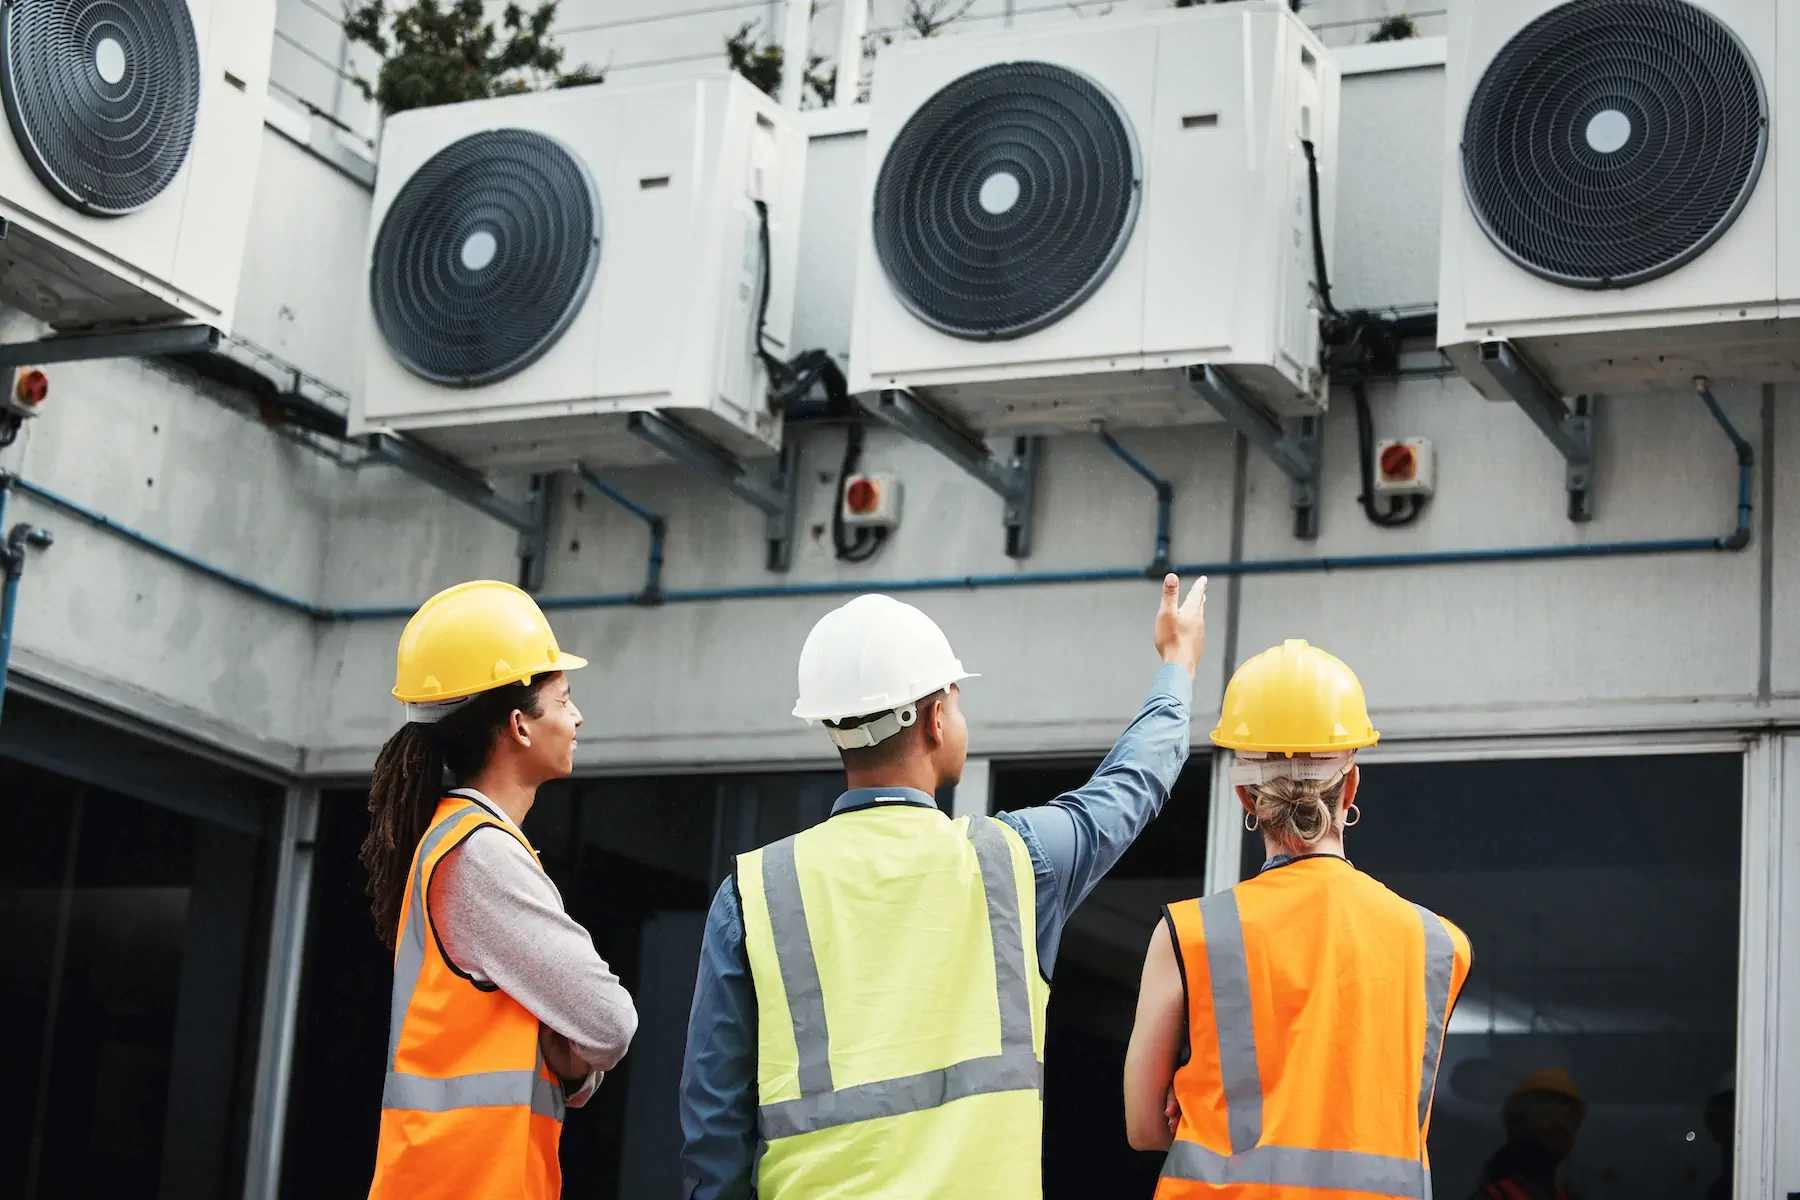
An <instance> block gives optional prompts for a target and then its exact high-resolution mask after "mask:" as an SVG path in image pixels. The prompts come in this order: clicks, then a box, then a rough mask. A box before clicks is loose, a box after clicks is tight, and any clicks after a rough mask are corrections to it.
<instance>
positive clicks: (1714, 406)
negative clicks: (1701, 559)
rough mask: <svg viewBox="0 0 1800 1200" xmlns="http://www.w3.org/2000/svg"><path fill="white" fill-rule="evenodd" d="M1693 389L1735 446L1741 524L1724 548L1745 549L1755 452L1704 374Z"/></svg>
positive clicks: (1733, 446)
mask: <svg viewBox="0 0 1800 1200" xmlns="http://www.w3.org/2000/svg"><path fill="white" fill-rule="evenodd" d="M1694 390H1695V391H1696V392H1698V393H1699V395H1700V399H1701V400H1702V401H1703V402H1704V403H1705V404H1706V410H1707V411H1708V412H1710V413H1712V415H1713V420H1715V421H1717V422H1718V423H1719V428H1720V429H1723V430H1724V431H1725V436H1726V437H1728V438H1730V439H1731V446H1732V449H1734V450H1736V451H1737V460H1738V523H1737V528H1736V529H1735V530H1733V531H1732V532H1731V533H1730V534H1729V535H1728V537H1727V540H1728V541H1729V540H1733V539H1735V541H1734V542H1733V544H1732V545H1730V546H1727V547H1725V549H1728V550H1742V549H1743V548H1744V547H1745V546H1748V545H1749V544H1750V476H1751V474H1752V470H1751V468H1753V467H1754V466H1755V465H1756V451H1754V450H1752V449H1751V448H1750V443H1749V442H1748V441H1746V440H1745V439H1744V435H1743V434H1741V433H1739V432H1738V431H1737V426H1735V425H1733V424H1732V423H1731V418H1730V417H1727V416H1726V415H1725V409H1724V408H1723V407H1721V406H1720V404H1719V401H1718V398H1717V397H1715V396H1714V395H1713V394H1712V388H1711V387H1710V386H1708V385H1707V381H1706V377H1705V376H1704V375H1703V376H1700V377H1699V378H1697V379H1695V380H1694Z"/></svg>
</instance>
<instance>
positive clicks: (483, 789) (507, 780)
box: [462, 771, 537, 829]
mask: <svg viewBox="0 0 1800 1200" xmlns="http://www.w3.org/2000/svg"><path fill="white" fill-rule="evenodd" d="M462 786H463V787H466V788H472V789H473V790H475V791H477V792H480V793H481V794H482V795H483V796H486V797H487V798H488V800H489V801H490V802H491V803H492V804H493V805H494V807H495V808H498V809H499V810H500V811H501V812H503V813H505V814H506V817H507V819H508V820H509V821H511V822H512V823H513V824H514V825H517V826H519V827H520V828H521V829H523V828H524V827H525V814H526V813H528V812H530V811H531V806H532V804H533V803H534V802H535V801H536V800H537V786H536V785H535V784H527V783H524V782H522V781H520V780H518V779H516V778H511V777H509V776H507V775H503V774H502V773H501V772H498V771H483V772H482V773H481V774H479V775H477V776H475V777H474V778H473V779H470V780H469V781H467V782H466V783H464V784H463V785H462Z"/></svg>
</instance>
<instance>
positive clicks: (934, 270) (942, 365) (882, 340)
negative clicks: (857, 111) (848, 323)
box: [850, 0, 1339, 433]
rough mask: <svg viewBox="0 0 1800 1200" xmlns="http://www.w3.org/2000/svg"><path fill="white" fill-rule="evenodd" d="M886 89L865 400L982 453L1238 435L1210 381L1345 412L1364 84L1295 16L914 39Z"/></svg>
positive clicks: (884, 66) (1286, 403) (896, 49)
mask: <svg viewBox="0 0 1800 1200" xmlns="http://www.w3.org/2000/svg"><path fill="white" fill-rule="evenodd" d="M874 79H875V82H874V91H873V99H872V108H871V112H870V118H869V150H868V192H867V206H866V210H865V211H866V218H865V222H864V224H865V229H864V230H863V233H862V250H861V255H860V259H859V269H858V273H857V290H856V310H855V319H854V329H853V334H852V343H851V370H850V385H851V389H852V391H854V392H857V393H863V394H867V393H876V392H882V391H887V390H904V391H908V392H911V393H913V394H915V395H917V396H921V397H923V398H925V399H927V400H928V401H930V402H932V403H933V404H934V406H935V407H937V408H938V409H939V410H941V411H942V412H943V413H944V414H945V415H947V416H950V417H952V418H954V419H955V420H957V421H959V422H960V423H961V424H963V425H964V426H966V427H967V428H968V429H970V430H971V431H974V432H980V433H989V432H996V431H1016V432H1022V433H1024V432H1052V431H1055V430H1058V429H1085V428H1088V427H1089V426H1091V425H1092V423H1093V422H1094V421H1096V420H1103V421H1105V422H1106V423H1107V424H1108V425H1111V426H1114V427H1122V426H1132V425H1167V424H1183V423H1189V422H1197V421H1206V420H1213V419H1216V414H1215V413H1214V411H1213V410H1212V408H1211V407H1210V406H1209V405H1208V404H1207V403H1206V401H1205V400H1203V399H1202V398H1201V396H1200V395H1199V394H1197V392H1196V389H1195V387H1194V385H1193V383H1192V382H1191V379H1190V377H1191V375H1192V374H1193V373H1195V372H1198V371H1199V370H1200V369H1201V368H1204V367H1210V368H1213V371H1214V374H1215V377H1224V378H1226V379H1228V380H1230V381H1231V385H1232V386H1233V387H1234V388H1236V389H1237V390H1239V391H1240V392H1241V393H1243V394H1244V395H1245V396H1247V397H1248V398H1250V399H1251V400H1253V401H1254V402H1256V403H1258V404H1260V406H1261V407H1262V408H1263V409H1264V410H1265V411H1266V412H1268V413H1269V414H1271V415H1273V416H1276V417H1281V416H1295V415H1308V414H1312V413H1316V412H1318V411H1319V410H1320V409H1321V408H1322V407H1323V406H1324V403H1325V379H1324V376H1323V373H1322V371H1321V359H1320V345H1319V331H1318V311H1317V300H1316V293H1315V282H1316V271H1315V266H1314V260H1315V256H1314V231H1313V217H1314V206H1313V200H1312V187H1311V182H1312V180H1311V178H1310V177H1309V162H1308V152H1309V150H1310V151H1311V153H1312V154H1313V155H1314V156H1315V157H1316V163H1317V171H1318V182H1319V184H1320V187H1319V198H1320V203H1319V212H1318V218H1319V225H1320V233H1321V236H1322V238H1323V241H1324V246H1325V247H1326V249H1327V251H1328V250H1329V246H1330V238H1331V232H1332V197H1333V193H1334V188H1335V181H1336V170H1335V168H1336V162H1337V123H1338V91H1339V88H1338V75H1337V70H1336V68H1335V67H1334V65H1333V63H1332V60H1331V58H1330V56H1329V54H1328V53H1327V52H1326V50H1325V48H1324V46H1323V45H1322V44H1321V43H1320V42H1319V41H1318V39H1317V38H1316V37H1315V36H1314V35H1313V34H1312V32H1311V31H1310V30H1308V29H1307V28H1306V27H1305V25H1304V24H1302V23H1301V21H1300V20H1299V19H1298V18H1297V17H1296V16H1295V15H1294V14H1293V13H1291V12H1289V11H1288V9H1287V6H1286V5H1285V4H1280V3H1265V2H1257V0H1250V2H1246V3H1237V4H1230V5H1218V6H1202V7H1193V8H1184V9H1178V10H1169V11H1166V12H1162V13H1155V14H1150V15H1142V16H1138V15H1133V16H1116V17H1109V18H1108V19H1106V20H1104V21H1095V22H1086V23H1082V22H1073V21H1071V22H1067V23H1065V24H1063V25H1060V26H1056V27H1052V28H1048V29H1044V30H1028V31H1006V32H998V33H992V34H982V35H971V36H959V37H945V38H940V39H929V40H921V41H914V42H907V43H903V44H900V45H896V46H893V47H889V48H887V49H885V50H884V51H883V52H882V53H881V56H880V60H879V62H878V63H877V66H876V68H875V75H874Z"/></svg>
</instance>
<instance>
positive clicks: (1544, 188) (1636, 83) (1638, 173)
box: [1462, 0, 1769, 288]
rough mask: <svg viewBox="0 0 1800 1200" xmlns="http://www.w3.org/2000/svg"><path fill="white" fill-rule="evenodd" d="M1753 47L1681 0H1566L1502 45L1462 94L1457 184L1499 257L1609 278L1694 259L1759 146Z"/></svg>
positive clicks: (1624, 281) (1576, 282)
mask: <svg viewBox="0 0 1800 1200" xmlns="http://www.w3.org/2000/svg"><path fill="white" fill-rule="evenodd" d="M1768 139H1769V109H1768V98H1767V95H1766V93H1765V92H1764V89H1763V83H1762V77H1761V75H1760V73H1759V72H1758V71H1757V68H1756V63H1755V60H1754V59H1753V58H1752V57H1751V56H1750V54H1749V52H1748V51H1747V50H1746V49H1745V47H1744V45H1743V43H1742V42H1741V41H1740V40H1739V39H1738V37H1737V35H1736V34H1734V33H1733V32H1732V31H1731V30H1730V29H1729V28H1727V27H1726V26H1725V25H1724V24H1722V23H1721V22H1720V21H1719V20H1718V19H1717V18H1715V17H1713V16H1712V15H1711V14H1710V13H1707V12H1705V11H1703V10H1701V9H1699V8H1697V7H1695V6H1694V5H1692V4H1689V3H1687V2H1686V0H1573V2H1572V3H1568V4H1564V5H1562V6H1560V7H1558V8H1554V9H1552V10H1550V11H1549V12H1547V13H1545V14H1544V15H1543V16H1541V17H1539V18H1538V19H1537V20H1535V21H1533V22H1532V23H1531V24H1529V25H1527V26H1526V27H1525V28H1524V29H1523V30H1522V31H1520V32H1519V34H1518V35H1517V36H1515V37H1514V38H1513V39H1512V40H1511V41H1510V42H1508V43H1507V44H1506V46H1505V47H1504V48H1502V49H1501V51H1500V53H1499V54H1497V55H1496V56H1495V57H1494V60H1493V62H1492V63H1491V64H1490V65H1489V66H1488V68H1487V71H1486V73H1485V74H1484V75H1483V76H1482V79H1481V82H1480V84H1479V86H1478V87H1477V88H1476V89H1475V93H1474V96H1473V98H1472V99H1471V100H1470V102H1469V110H1468V115H1467V117H1466V119H1465V121H1464V125H1463V142H1462V172H1463V188H1464V192H1465V194H1466V195H1467V196H1468V200H1469V205H1470V207H1471V208H1472V209H1473V211H1474V213H1475V217H1476V219H1477V221H1479V222H1480V224H1481V226H1482V229H1483V230H1484V231H1485V232H1486V233H1487V235H1488V237H1489V239H1490V240H1492V242H1493V243H1494V245H1495V246H1496V247H1498V248H1499V249H1500V251H1501V252H1502V253H1504V254H1505V255H1506V256H1507V257H1508V258H1511V259H1512V260H1513V261H1514V262H1516V263H1518V264H1519V265H1520V266H1521V267H1523V268H1525V269H1526V270H1528V271H1531V272H1532V273H1534V274H1536V275H1539V276H1542V277H1543V278H1545V279H1549V280H1552V281H1554V282H1556V283H1561V284H1565V285H1568V286H1572V287H1581V288H1622V287H1630V286H1632V285H1635V284H1640V283H1644V282H1647V281H1649V280H1652V279H1655V278H1657V277H1659V276H1662V275H1666V274H1668V273H1669V272H1670V271H1673V270H1675V269H1677V268H1678V267H1681V266H1682V265H1684V264H1685V263H1688V262H1690V261H1692V260H1693V259H1694V258H1695V257H1697V256H1698V255H1699V254H1701V253H1702V252H1704V251H1705V250H1706V248H1707V247H1709V246H1710V245H1712V244H1713V242H1715V241H1716V240H1718V238H1719V237H1720V236H1721V235H1723V234H1724V232H1725V231H1726V230H1727V229H1729V228H1730V227H1731V224H1732V222H1733V221H1734V220H1736V219H1737V216H1738V214H1739V213H1740V212H1741V211H1743V207H1744V205H1745V204H1746V203H1748V202H1749V199H1750V194H1751V193H1752V192H1753V191H1754V190H1755V188H1756V182H1757V178H1758V176H1759V175H1760V174H1761V172H1762V165H1763V161H1764V159H1765V157H1766V155H1767V152H1768Z"/></svg>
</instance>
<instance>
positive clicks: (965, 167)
mask: <svg viewBox="0 0 1800 1200" xmlns="http://www.w3.org/2000/svg"><path fill="white" fill-rule="evenodd" d="M1140 195H1141V179H1140V175H1139V171H1138V156H1137V146H1136V144H1135V142H1134V141H1133V138H1132V131H1131V127H1130V125H1129V124H1127V122H1126V120H1125V118H1124V116H1123V115H1122V114H1121V113H1120V111H1119V109H1118V106H1117V105H1115V104H1114V103H1113V101H1112V99H1111V97H1109V96H1108V95H1107V94H1106V92H1105V91H1104V90H1102V89H1101V88H1100V86H1099V85H1098V84H1096V83H1094V82H1093V81H1092V80H1090V79H1088V78H1087V77H1085V76H1083V75H1080V74H1078V73H1077V72H1075V71H1071V70H1069V69H1068V68H1066V67H1059V66H1053V65H1051V64H1049V63H1042V62H1016V63H1001V64H998V65H995V66H991V67H984V68H982V69H980V70H977V71H973V72H971V73H969V74H967V75H964V76H962V77H961V78H960V79H957V80H955V81H954V82H952V83H950V84H949V85H948V86H946V87H944V88H943V89H942V90H940V91H939V92H937V93H936V94H935V95H933V96H932V97H931V98H930V99H929V100H927V101H926V102H925V103H924V104H922V105H920V107H919V109H918V110H917V111H916V112H914V113H913V115H912V116H911V117H910V118H909V119H908V120H907V122H906V124H905V126H904V127H903V128H902V129H901V130H900V134H899V136H898V137H896V138H895V139H894V143H893V145H892V147H890V148H889V150H888V153H887V158H886V160H885V161H884V162H883V163H882V165H881V173H880V175H879V177H878V178H877V180H876V184H875V213H874V222H875V250H876V253H877V255H878V256H879V258H880V260H881V265H882V268H883V270H884V271H885V272H886V273H887V277H888V281H889V283H890V284H891V285H892V286H893V288H894V292H895V294H896V295H897V296H898V297H899V299H900V301H901V302H902V303H903V304H905V305H906V307H907V308H908V309H910V310H911V311H912V312H913V313H914V314H915V315H916V316H917V317H918V318H919V319H920V320H922V321H924V322H925V323H926V324H928V325H931V326H932V327H933V328H936V329H939V330H941V331H943V332H944V333H947V334H950V335H952V336H954V337H959V338H967V339H969V340H972V341H993V340H1004V339H1008V338H1016V337H1021V336H1023V335H1025V334H1028V333H1031V332H1033V331H1035V330H1038V329H1042V328H1044V327H1045V326H1047V325H1050V324H1052V323H1054V322H1055V321H1057V320H1060V319H1061V318H1062V317H1064V316H1065V315H1067V314H1068V313H1069V312H1070V311H1072V310H1073V309H1074V308H1075V307H1076V306H1077V305H1079V304H1080V303H1081V302H1082V301H1084V300H1085V299H1087V297H1088V296H1089V295H1091V294H1092V293H1093V291H1094V289H1095V288H1097V287H1099V286H1100V284H1101V283H1103V282H1104V281H1105V279H1106V277H1107V275H1108V274H1110V273H1111V271H1112V269H1113V266H1114V264H1115V263H1117V262H1118V259H1119V255H1120V254H1121V253H1123V252H1124V249H1125V244H1126V242H1127V241H1128V240H1129V239H1130V237H1131V228H1132V224H1133V223H1134V222H1135V220H1136V219H1137V210H1138V202H1139V198H1140Z"/></svg>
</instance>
